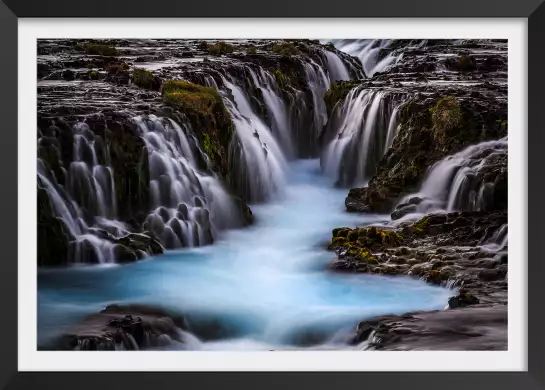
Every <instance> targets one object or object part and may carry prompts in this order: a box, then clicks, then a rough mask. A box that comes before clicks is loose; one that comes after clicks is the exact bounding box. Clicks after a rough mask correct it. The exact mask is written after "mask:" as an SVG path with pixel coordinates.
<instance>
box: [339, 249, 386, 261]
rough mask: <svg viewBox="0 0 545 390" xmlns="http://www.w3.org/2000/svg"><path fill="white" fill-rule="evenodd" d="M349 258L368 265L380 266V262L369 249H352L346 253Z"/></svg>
mask: <svg viewBox="0 0 545 390" xmlns="http://www.w3.org/2000/svg"><path fill="white" fill-rule="evenodd" d="M346 255H347V256H351V257H354V258H356V260H358V261H359V262H363V263H368V264H378V260H377V258H376V257H375V256H373V255H372V254H371V252H370V251H369V250H368V249H367V248H359V247H355V246H353V247H350V248H349V249H348V250H347V251H346Z"/></svg>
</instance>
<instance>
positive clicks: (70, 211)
mask: <svg viewBox="0 0 545 390" xmlns="http://www.w3.org/2000/svg"><path fill="white" fill-rule="evenodd" d="M72 133H73V156H74V159H73V161H72V162H71V163H70V166H69V168H68V170H67V171H65V175H66V177H65V181H66V186H65V188H64V187H62V186H61V185H59V183H58V182H57V178H56V177H55V176H54V174H53V173H52V172H50V171H48V169H47V168H46V164H45V163H44V161H43V160H41V159H38V171H37V174H38V185H39V187H41V188H42V190H45V193H46V194H47V197H48V199H49V203H50V205H51V207H52V211H53V213H54V216H56V217H57V218H58V219H60V220H61V221H62V223H63V224H64V226H65V227H66V229H67V231H68V232H69V234H70V236H71V237H70V238H71V241H70V244H69V254H68V258H69V259H71V261H73V262H74V263H87V262H91V263H111V262H113V261H114V259H115V256H114V253H113V251H114V248H115V245H114V244H113V243H112V242H111V241H110V240H107V239H104V238H101V237H99V236H98V235H97V234H96V233H97V229H100V230H103V231H105V232H106V234H111V235H112V236H113V237H119V236H122V235H124V234H127V233H128V228H127V226H126V225H125V224H124V223H122V222H120V221H116V220H115V219H114V218H115V217H116V215H117V210H116V197H115V195H116V193H115V184H114V180H113V170H112V167H111V166H110V165H108V164H109V160H110V156H109V152H108V148H107V147H105V145H104V143H103V141H102V139H101V138H100V136H97V135H95V134H94V133H93V132H92V131H91V130H90V129H89V127H88V126H87V124H85V123H84V122H79V123H76V124H75V125H74V126H72ZM41 142H42V140H41V139H39V140H38V145H40V144H41Z"/></svg>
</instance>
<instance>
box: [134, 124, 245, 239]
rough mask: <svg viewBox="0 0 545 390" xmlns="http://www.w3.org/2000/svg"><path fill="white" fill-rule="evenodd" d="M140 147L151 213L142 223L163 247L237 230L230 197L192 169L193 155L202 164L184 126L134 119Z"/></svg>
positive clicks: (209, 176)
mask: <svg viewBox="0 0 545 390" xmlns="http://www.w3.org/2000/svg"><path fill="white" fill-rule="evenodd" d="M134 121H135V122H136V124H137V125H138V128H139V131H140V134H141V136H142V138H143V139H144V140H145V142H146V148H147V151H148V156H149V167H150V191H151V194H150V195H151V203H152V204H151V208H152V210H153V211H152V212H151V213H150V215H149V216H148V217H147V219H146V222H145V223H144V228H145V229H146V230H151V231H153V232H154V233H155V235H156V236H157V237H159V238H160V239H161V242H162V243H163V244H164V245H165V247H166V248H169V249H172V248H178V247H187V246H199V245H205V244H209V243H211V242H212V241H213V238H214V236H215V235H216V234H217V232H218V230H219V229H220V228H227V227H234V226H237V224H238V223H240V221H239V216H238V215H237V211H236V207H235V205H234V203H233V201H232V200H231V197H230V196H229V194H228V193H227V191H226V190H225V189H224V187H223V185H222V184H221V182H220V181H219V180H218V178H217V177H215V176H214V175H213V174H211V173H210V172H207V173H206V174H205V173H202V172H200V171H199V170H198V169H197V161H198V160H197V158H196V153H198V154H199V155H200V157H201V158H203V159H205V160H206V159H207V158H208V157H207V156H206V154H205V153H203V152H202V151H201V150H200V149H199V148H198V147H197V145H198V143H197V142H196V139H195V138H194V136H191V135H190V134H193V132H192V130H191V128H190V127H189V125H188V124H185V125H184V127H185V128H184V129H183V130H182V128H181V127H180V126H179V125H178V124H177V123H176V122H174V121H173V120H172V119H167V118H162V119H161V118H158V117H156V116H154V115H150V116H148V117H141V116H139V117H136V118H134Z"/></svg>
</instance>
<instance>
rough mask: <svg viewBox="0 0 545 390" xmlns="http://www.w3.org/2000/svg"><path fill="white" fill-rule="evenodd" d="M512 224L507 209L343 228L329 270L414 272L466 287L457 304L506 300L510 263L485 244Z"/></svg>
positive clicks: (429, 280) (434, 281)
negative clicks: (393, 225)
mask: <svg viewBox="0 0 545 390" xmlns="http://www.w3.org/2000/svg"><path fill="white" fill-rule="evenodd" d="M506 223H507V212H506V211H503V212H494V213H490V212H454V213H449V214H432V215H428V216H426V217H424V218H422V219H421V220H419V221H417V222H415V223H412V224H404V225H403V227H399V228H397V229H391V228H384V227H366V228H356V229H349V228H338V229H334V230H333V232H332V241H331V244H330V245H329V249H332V250H334V251H335V252H336V253H337V258H336V259H334V260H333V262H332V263H331V264H330V265H329V269H331V270H334V271H343V272H357V273H373V274H383V275H409V276H414V277H418V278H420V279H423V280H424V281H426V282H427V283H430V284H434V285H447V284H449V285H451V286H462V287H463V293H462V292H461V293H460V295H459V296H457V297H455V299H453V300H452V307H458V306H466V305H470V304H471V305H473V304H478V303H479V302H482V303H501V304H504V303H506V302H507V282H506V276H507V265H506V264H502V263H501V260H500V259H502V258H503V257H502V255H501V254H498V255H497V259H496V258H495V259H491V257H493V256H494V254H493V253H490V252H489V251H487V250H486V249H482V248H481V247H480V246H477V245H480V244H481V243H485V242H487V240H490V239H491V238H492V237H493V235H494V232H497V231H499V230H500V229H502V228H503V227H504V225H505V224H506Z"/></svg>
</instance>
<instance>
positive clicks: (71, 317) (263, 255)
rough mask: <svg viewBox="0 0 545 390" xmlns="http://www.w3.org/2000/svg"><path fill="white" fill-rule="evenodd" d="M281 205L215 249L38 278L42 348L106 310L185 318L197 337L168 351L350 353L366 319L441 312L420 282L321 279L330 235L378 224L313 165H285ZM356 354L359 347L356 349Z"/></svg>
mask: <svg viewBox="0 0 545 390" xmlns="http://www.w3.org/2000/svg"><path fill="white" fill-rule="evenodd" d="M288 167H289V169H290V171H289V172H288V175H287V177H286V189H285V196H284V197H283V198H282V199H279V200H276V201H273V202H270V203H269V204H265V205H259V206H254V207H253V212H254V215H255V217H256V220H257V222H256V224H255V225H254V226H252V227H250V228H248V229H244V230H231V231H229V232H227V233H226V234H225V235H224V236H223V237H222V238H221V239H220V240H219V241H218V242H216V244H215V245H213V246H206V247H200V248H186V249H183V250H178V251H170V252H168V253H167V254H165V255H163V256H159V257H156V258H154V259H152V260H150V261H140V262H136V263H132V264H127V265H124V266H119V267H109V268H97V267H88V268H82V267H72V268H67V269H66V268H65V269H55V270H43V269H42V270H40V271H39V276H38V285H39V289H38V338H39V344H40V345H46V344H47V342H48V341H50V340H52V339H53V338H54V337H56V336H58V335H59V334H60V333H62V332H63V330H64V329H66V327H69V326H71V325H73V324H74V323H77V322H79V321H80V320H81V319H82V318H83V317H84V316H86V315H88V314H91V313H96V312H98V311H100V310H101V309H102V308H104V307H105V306H106V305H108V304H111V303H118V304H123V303H135V302H138V303H141V304H150V305H154V306H160V307H164V308H165V309H168V310H172V311H173V312H174V313H179V314H183V315H184V316H185V318H186V320H187V322H188V324H189V327H190V330H191V333H193V334H194V335H195V336H196V337H195V338H191V340H190V342H189V341H188V342H186V343H183V344H179V343H172V344H171V345H170V346H169V348H172V349H208V350H210V349H214V350H218V349H221V350H236V349H256V350H271V349H294V348H303V347H310V348H315V349H348V348H352V347H351V346H349V345H348V343H347V342H348V339H349V338H350V335H351V334H353V333H352V332H353V331H354V327H355V326H356V324H357V323H358V322H359V321H361V320H363V319H365V318H367V317H370V316H375V315H380V314H384V313H392V314H396V313H397V314H401V313H405V312H407V311H413V310H425V309H442V308H444V306H445V302H446V301H447V299H448V297H449V296H451V295H452V294H453V292H452V291H450V290H447V289H445V288H440V287H436V286H431V285H428V284H425V283H424V282H422V281H419V280H415V279H411V278H405V277H396V278H388V277H381V276H377V275H350V274H338V273H332V272H326V271H325V268H326V266H327V264H328V263H329V261H331V260H332V257H333V254H332V253H329V252H327V251H326V250H325V249H324V245H325V243H326V242H327V240H329V239H330V234H331V233H330V231H331V229H333V228H335V227H338V226H355V225H356V224H359V223H364V224H365V223H372V222H377V221H379V220H382V219H383V217H381V216H373V215H368V216H359V215H358V216H356V215H353V214H349V213H346V212H345V210H344V207H343V200H344V197H345V196H346V193H345V191H343V190H338V189H335V188H333V187H332V186H331V181H330V180H329V179H327V178H325V177H323V176H321V175H320V168H319V163H318V161H317V160H307V161H297V162H295V163H290V164H289V165H288ZM360 348H361V347H360Z"/></svg>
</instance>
